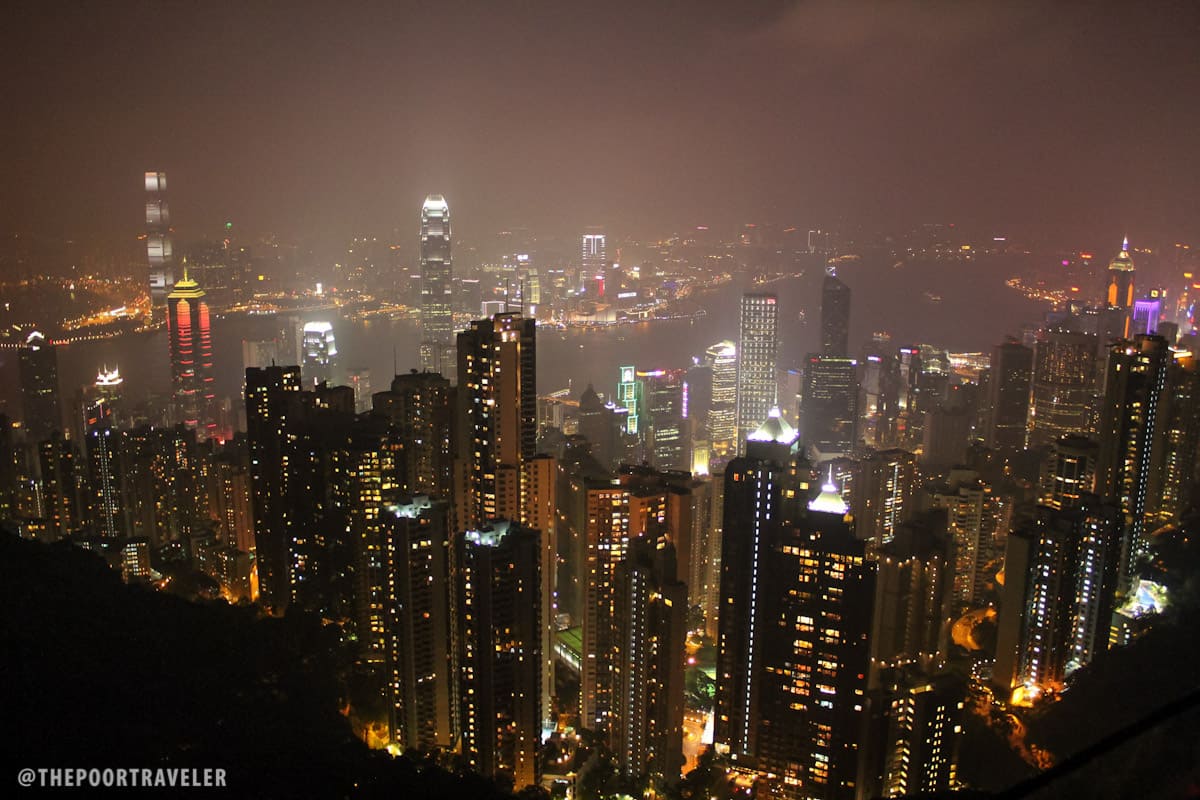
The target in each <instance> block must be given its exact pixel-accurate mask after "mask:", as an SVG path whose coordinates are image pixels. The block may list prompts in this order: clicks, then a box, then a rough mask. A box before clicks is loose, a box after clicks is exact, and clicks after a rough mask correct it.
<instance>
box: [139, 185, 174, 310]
mask: <svg viewBox="0 0 1200 800" xmlns="http://www.w3.org/2000/svg"><path fill="white" fill-rule="evenodd" d="M146 260H147V262H148V264H149V269H150V309H151V314H153V316H154V318H155V319H160V320H161V319H162V318H163V317H162V315H163V314H164V312H165V311H166V307H167V295H168V294H169V293H170V291H171V287H173V286H174V285H175V254H174V251H173V248H172V246H171V210H170V208H169V207H168V206H167V173H165V172H147V173H146Z"/></svg>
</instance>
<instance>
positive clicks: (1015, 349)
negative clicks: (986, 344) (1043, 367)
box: [985, 338, 1033, 450]
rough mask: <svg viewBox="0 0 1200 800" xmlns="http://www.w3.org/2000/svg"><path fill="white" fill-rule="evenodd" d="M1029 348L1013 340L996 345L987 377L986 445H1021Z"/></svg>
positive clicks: (1030, 364)
mask: <svg viewBox="0 0 1200 800" xmlns="http://www.w3.org/2000/svg"><path fill="white" fill-rule="evenodd" d="M1032 372H1033V351H1032V350H1030V349H1029V348H1028V347H1025V346H1024V345H1023V344H1021V343H1020V342H1019V341H1017V340H1016V339H1012V338H1010V339H1008V341H1006V342H1004V344H1000V345H996V347H995V349H994V350H993V351H992V367H991V373H990V377H989V379H988V417H987V430H986V431H985V433H986V442H987V445H988V447H994V448H1010V449H1014V450H1020V449H1022V448H1024V447H1025V424H1026V421H1027V419H1028V417H1029V381H1030V378H1031V375H1032Z"/></svg>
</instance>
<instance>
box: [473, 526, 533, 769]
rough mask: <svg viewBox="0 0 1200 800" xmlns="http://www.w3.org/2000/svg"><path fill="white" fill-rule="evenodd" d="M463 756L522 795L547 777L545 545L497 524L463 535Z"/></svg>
mask: <svg viewBox="0 0 1200 800" xmlns="http://www.w3.org/2000/svg"><path fill="white" fill-rule="evenodd" d="M457 548H458V554H457V561H458V570H459V578H458V614H457V618H458V626H459V631H460V634H461V635H460V637H459V641H460V643H461V649H460V651H459V659H460V674H461V676H462V683H461V685H460V697H461V701H462V712H461V713H462V716H461V720H462V733H463V738H462V745H463V747H462V752H463V756H464V757H465V758H466V760H467V763H468V764H469V765H470V766H471V768H472V769H474V770H476V771H477V772H480V773H482V774H484V775H487V776H489V777H495V776H501V775H506V776H508V777H511V778H512V781H513V785H514V786H515V787H516V788H517V789H523V788H525V787H526V786H529V785H530V784H536V783H537V782H538V779H539V778H540V776H541V769H540V767H539V765H538V750H539V748H540V746H541V738H542V737H541V734H542V710H541V698H542V693H541V670H542V657H541V646H542V634H541V630H540V626H541V621H542V609H541V592H540V589H539V587H540V586H541V564H540V557H541V544H540V542H539V534H538V532H536V531H531V530H528V529H524V528H521V527H519V526H518V525H516V524H515V523H508V522H495V523H493V524H492V525H490V526H487V527H485V528H483V529H482V530H470V531H467V532H466V533H464V534H461V535H460V536H459V537H458V542H457Z"/></svg>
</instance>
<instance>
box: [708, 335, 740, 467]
mask: <svg viewBox="0 0 1200 800" xmlns="http://www.w3.org/2000/svg"><path fill="white" fill-rule="evenodd" d="M705 363H706V364H707V365H708V367H709V369H710V370H711V371H712V394H711V399H710V401H709V408H708V420H707V423H708V437H709V439H710V440H711V442H712V452H713V453H715V454H716V455H718V456H725V455H730V454H733V453H736V452H737V437H738V432H737V395H738V390H737V386H738V384H737V374H738V373H737V370H738V362H737V345H736V344H734V343H733V342H731V341H728V340H726V341H723V342H717V343H716V344H714V345H713V346H712V347H710V348H708V350H706V351H705Z"/></svg>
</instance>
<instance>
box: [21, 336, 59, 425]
mask: <svg viewBox="0 0 1200 800" xmlns="http://www.w3.org/2000/svg"><path fill="white" fill-rule="evenodd" d="M18 361H19V362H20V376H21V401H22V405H23V406H24V412H25V429H26V431H28V435H29V441H30V442H40V441H42V440H43V439H48V438H49V437H50V433H51V432H52V431H56V430H60V429H61V428H62V407H61V406H60V405H59V398H58V355H57V354H56V353H55V351H54V345H52V344H50V343H49V342H48V341H46V337H45V336H43V335H42V334H41V332H40V331H33V332H31V333H30V334H29V336H28V337H26V339H25V346H24V347H23V348H21V354H20V356H19V357H18Z"/></svg>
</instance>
